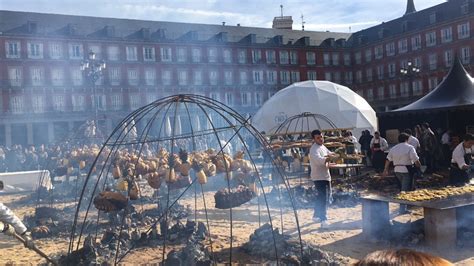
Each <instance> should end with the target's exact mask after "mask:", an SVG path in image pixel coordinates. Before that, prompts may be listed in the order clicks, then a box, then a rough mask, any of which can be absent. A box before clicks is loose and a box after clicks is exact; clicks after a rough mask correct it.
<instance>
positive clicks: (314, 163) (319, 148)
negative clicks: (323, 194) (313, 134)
mask: <svg viewBox="0 0 474 266" xmlns="http://www.w3.org/2000/svg"><path fill="white" fill-rule="evenodd" d="M332 153H333V152H331V151H329V150H328V148H326V146H324V145H319V144H317V143H314V144H313V145H312V146H311V149H310V150H309V163H310V165H311V180H313V181H317V180H322V181H331V174H330V173H329V168H328V163H327V162H326V156H327V155H329V154H332Z"/></svg>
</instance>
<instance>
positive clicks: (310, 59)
mask: <svg viewBox="0 0 474 266" xmlns="http://www.w3.org/2000/svg"><path fill="white" fill-rule="evenodd" d="M306 63H307V64H308V65H315V64H316V53H315V52H306Z"/></svg>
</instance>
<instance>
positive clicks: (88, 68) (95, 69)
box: [81, 50, 106, 127]
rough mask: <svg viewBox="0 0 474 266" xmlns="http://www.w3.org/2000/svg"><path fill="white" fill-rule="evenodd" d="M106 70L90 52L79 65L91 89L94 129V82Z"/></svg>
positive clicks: (95, 106)
mask: <svg viewBox="0 0 474 266" xmlns="http://www.w3.org/2000/svg"><path fill="white" fill-rule="evenodd" d="M105 68H106V64H105V61H104V60H98V59H96V58H95V53H94V52H93V51H92V50H91V51H90V52H89V56H88V59H87V60H84V61H82V63H81V70H82V71H83V73H84V75H85V76H86V79H87V81H88V82H89V84H90V85H91V87H92V95H91V98H92V100H91V102H92V103H93V104H94V107H93V108H94V124H95V127H98V122H99V121H98V117H97V111H98V108H97V105H98V101H97V95H96V82H97V81H98V80H99V79H100V77H101V76H102V74H103V73H102V72H103V70H104V69H105Z"/></svg>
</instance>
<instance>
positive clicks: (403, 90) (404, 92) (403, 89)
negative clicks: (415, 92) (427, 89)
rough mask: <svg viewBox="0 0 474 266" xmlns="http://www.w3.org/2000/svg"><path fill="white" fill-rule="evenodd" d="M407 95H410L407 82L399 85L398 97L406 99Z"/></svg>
mask: <svg viewBox="0 0 474 266" xmlns="http://www.w3.org/2000/svg"><path fill="white" fill-rule="evenodd" d="M409 95H410V93H409V85H408V82H402V83H400V96H401V97H408V96H409Z"/></svg>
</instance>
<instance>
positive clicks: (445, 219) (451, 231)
mask: <svg viewBox="0 0 474 266" xmlns="http://www.w3.org/2000/svg"><path fill="white" fill-rule="evenodd" d="M423 210H424V215H425V240H426V243H427V244H428V245H429V246H431V247H433V248H435V249H439V250H441V249H446V248H455V247H456V239H457V221H456V209H455V208H453V209H446V210H438V209H431V208H424V209H423Z"/></svg>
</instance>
